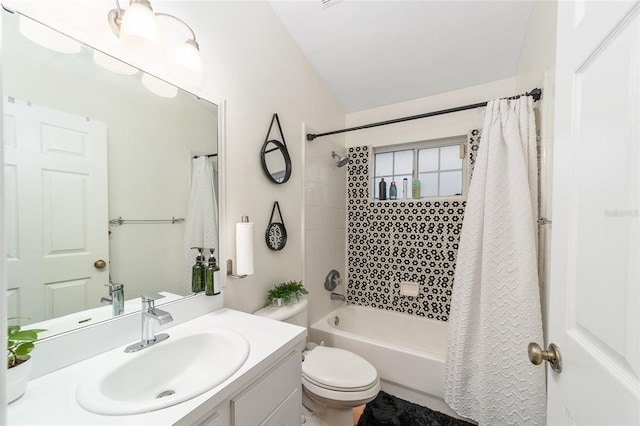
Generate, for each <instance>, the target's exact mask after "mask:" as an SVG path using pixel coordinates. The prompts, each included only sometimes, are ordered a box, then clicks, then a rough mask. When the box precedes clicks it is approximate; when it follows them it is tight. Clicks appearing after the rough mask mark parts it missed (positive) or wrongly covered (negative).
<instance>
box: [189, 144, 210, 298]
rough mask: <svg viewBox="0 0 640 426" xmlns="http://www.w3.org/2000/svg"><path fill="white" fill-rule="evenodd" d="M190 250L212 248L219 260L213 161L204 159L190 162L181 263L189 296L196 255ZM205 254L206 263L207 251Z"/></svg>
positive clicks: (202, 157) (199, 158)
mask: <svg viewBox="0 0 640 426" xmlns="http://www.w3.org/2000/svg"><path fill="white" fill-rule="evenodd" d="M191 247H203V248H205V249H209V248H213V249H215V257H216V259H217V258H218V201H217V197H216V189H215V179H214V171H213V165H212V160H211V159H210V158H207V157H206V156H200V157H197V158H194V159H193V168H192V172H191V191H190V192H189V207H188V209H187V220H186V227H185V233H184V256H183V261H182V289H183V292H184V294H188V293H189V292H191V267H192V266H193V264H194V263H195V259H196V256H197V254H198V251H197V250H193V249H192V248H191ZM204 253H205V255H206V258H207V259H208V257H209V251H208V250H205V252H204Z"/></svg>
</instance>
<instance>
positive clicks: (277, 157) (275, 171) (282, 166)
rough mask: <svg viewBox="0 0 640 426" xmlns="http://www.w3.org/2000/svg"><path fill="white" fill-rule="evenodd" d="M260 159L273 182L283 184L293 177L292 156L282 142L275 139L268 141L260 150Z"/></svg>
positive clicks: (265, 172)
mask: <svg viewBox="0 0 640 426" xmlns="http://www.w3.org/2000/svg"><path fill="white" fill-rule="evenodd" d="M260 161H261V162H262V170H264V174H265V175H266V176H267V178H269V180H270V181H271V182H273V183H277V184H281V183H285V182H286V181H288V180H289V178H290V177H291V157H290V156H289V151H288V150H287V147H286V146H285V145H284V144H283V143H282V142H280V141H278V140H275V139H271V140H268V141H266V142H265V143H264V144H263V145H262V149H261V150H260Z"/></svg>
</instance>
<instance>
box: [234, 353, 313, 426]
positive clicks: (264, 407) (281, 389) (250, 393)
mask: <svg viewBox="0 0 640 426" xmlns="http://www.w3.org/2000/svg"><path fill="white" fill-rule="evenodd" d="M300 356H301V355H300V352H298V351H294V352H292V353H291V354H289V355H288V356H287V357H286V358H285V359H283V360H282V361H280V362H279V363H277V364H276V365H275V366H274V367H273V368H272V369H271V370H270V371H269V372H268V373H267V374H266V375H264V376H263V377H262V378H261V379H259V380H258V381H256V382H255V383H254V384H252V385H251V386H250V387H249V388H248V389H246V390H245V391H244V392H242V393H241V394H239V395H238V396H236V397H234V398H232V399H231V419H232V421H231V424H232V425H236V426H249V425H259V424H265V422H266V423H267V424H279V423H272V422H271V421H270V419H271V418H273V419H274V420H277V419H279V418H280V417H285V418H287V419H290V418H295V419H296V421H295V422H294V423H293V424H299V423H300V419H301V416H302V413H301V410H302V399H301V398H302V397H301V393H300V392H301V388H302V379H301V375H302V362H301V358H300ZM291 404H296V405H295V406H293V407H290V405H291ZM287 409H288V412H289V415H288V416H287V415H286V414H285V412H286V411H287ZM292 409H293V411H292ZM281 410H282V413H280V415H278V412H279V411H281ZM267 419H269V420H267Z"/></svg>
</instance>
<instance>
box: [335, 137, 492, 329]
mask: <svg viewBox="0 0 640 426" xmlns="http://www.w3.org/2000/svg"><path fill="white" fill-rule="evenodd" d="M479 141H480V131H479V130H472V131H471V132H469V137H468V148H469V150H468V151H469V155H468V156H467V158H468V161H469V162H470V168H469V170H470V172H471V170H472V166H473V162H474V161H475V157H476V153H477V148H478V143H479ZM349 157H351V159H352V161H351V162H350V164H349V169H348V177H347V186H348V188H347V202H348V204H347V216H348V219H347V238H348V242H347V265H348V270H347V300H348V301H349V302H351V303H355V304H359V305H368V306H372V307H376V308H380V309H387V310H393V311H398V312H402V313H406V314H412V315H418V316H425V317H427V318H432V319H437V320H441V321H447V320H448V318H449V306H450V302H451V293H452V288H453V276H454V271H455V264H456V255H457V252H458V243H459V240H460V231H461V229H462V218H463V216H464V209H465V205H466V201H464V200H438V201H435V200H434V201H428V200H425V201H422V200H398V201H377V200H376V201H372V200H371V199H370V195H369V194H370V190H371V188H370V181H369V176H370V170H369V167H370V166H371V167H372V150H371V149H370V148H369V147H368V146H360V147H353V148H350V149H349ZM469 174H471V173H469ZM402 281H413V282H418V283H419V286H420V293H419V295H418V297H415V298H413V297H406V296H401V295H400V282H402Z"/></svg>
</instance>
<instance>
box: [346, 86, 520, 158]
mask: <svg viewBox="0 0 640 426" xmlns="http://www.w3.org/2000/svg"><path fill="white" fill-rule="evenodd" d="M515 83H516V81H515V78H508V79H504V80H498V81H494V82H491V83H486V84H481V85H478V86H473V87H468V88H465V89H461V90H455V91H452V92H446V93H441V94H438V95H434V96H428V97H425V98H419V99H414V100H411V101H406V102H400V103H397V104H392V105H385V106H382V107H378V108H373V109H369V110H364V111H358V112H354V113H350V114H347V127H353V126H358V125H362V124H368V123H376V122H379V121H385V120H390V119H394V118H400V117H405V116H411V115H417V114H422V113H426V112H432V111H439V110H443V109H448V108H455V107H459V106H463V105H470V104H475V103H479V102H486V101H489V100H492V99H496V98H500V97H504V96H512V95H514V94H515V93H516V88H515ZM483 114H484V110H483V109H482V108H476V109H472V110H467V111H460V112H455V113H451V114H444V115H439V116H435V117H429V118H422V119H418V120H413V121H407V122H403V123H398V124H391V125H388V126H382V127H374V128H371V129H366V130H359V131H356V132H350V133H347V134H346V135H347V137H346V143H347V146H349V147H353V146H362V145H371V146H382V145H394V144H400V143H406V142H417V141H424V140H429V139H437V138H444V137H449V136H457V135H466V134H467V132H468V131H469V130H471V129H477V128H480V127H482V119H483Z"/></svg>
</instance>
